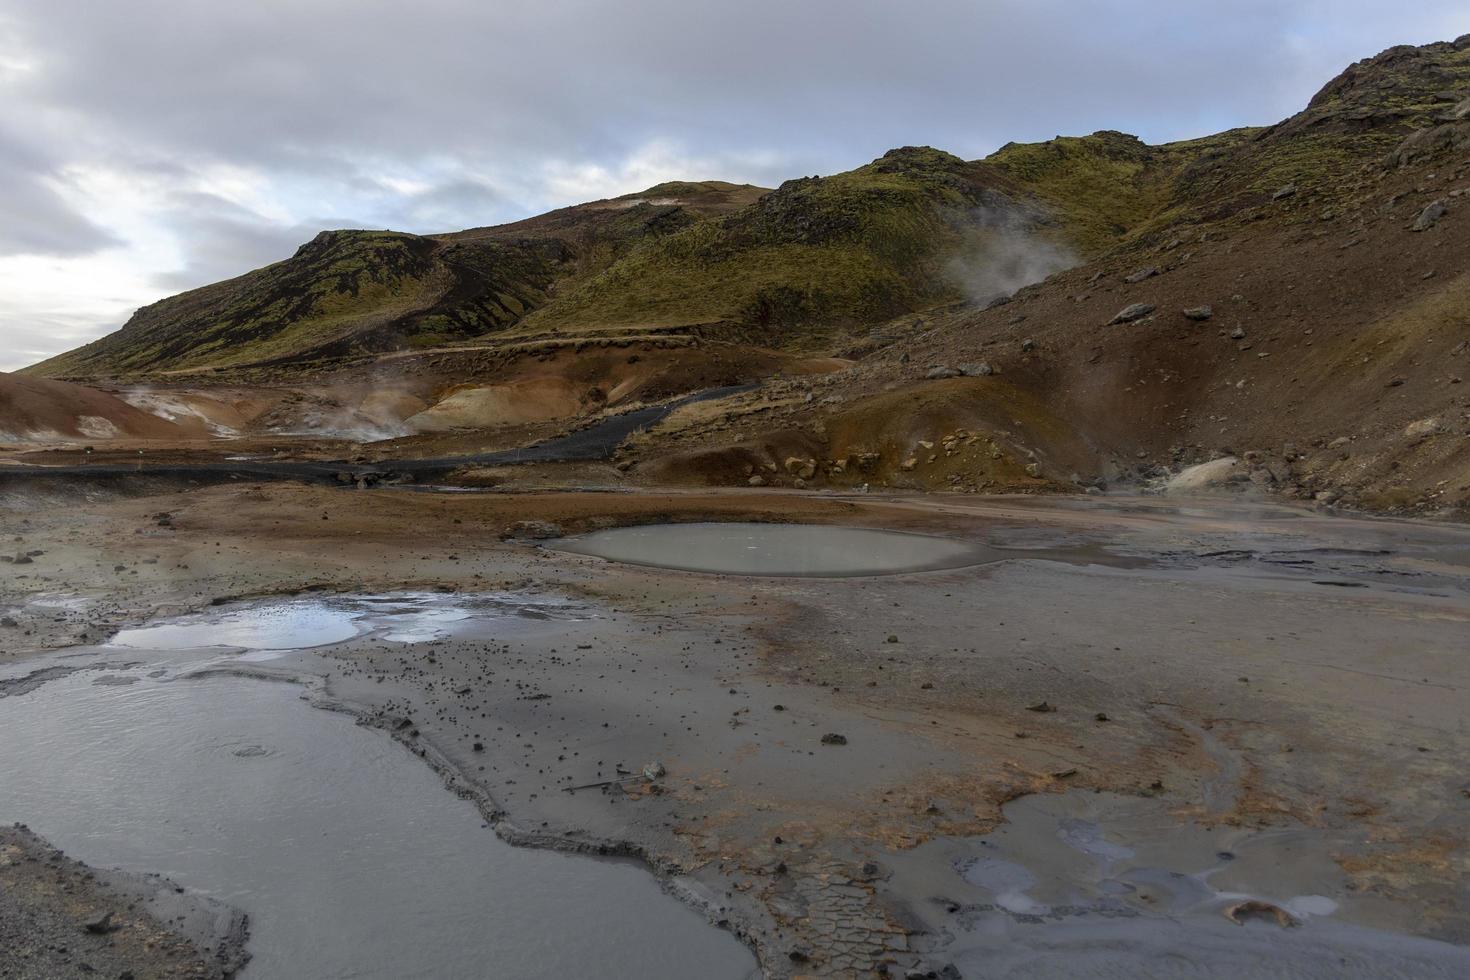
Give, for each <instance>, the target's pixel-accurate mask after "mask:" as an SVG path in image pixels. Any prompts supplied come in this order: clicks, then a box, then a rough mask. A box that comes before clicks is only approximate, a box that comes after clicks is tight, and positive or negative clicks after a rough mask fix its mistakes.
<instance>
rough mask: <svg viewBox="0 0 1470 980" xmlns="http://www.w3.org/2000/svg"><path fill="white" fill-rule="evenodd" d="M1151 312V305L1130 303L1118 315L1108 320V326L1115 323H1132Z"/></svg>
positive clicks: (1152, 308)
mask: <svg viewBox="0 0 1470 980" xmlns="http://www.w3.org/2000/svg"><path fill="white" fill-rule="evenodd" d="M1153 311H1154V306H1153V304H1152V303H1130V304H1129V305H1127V306H1125V307H1123V308H1122V309H1121V310H1119V311H1118V315H1117V316H1115V317H1113V318H1112V319H1111V320H1109V321H1108V324H1109V325H1110V326H1111V325H1112V324H1115V323H1132V322H1133V321H1135V320H1142V319H1143V318H1144V317H1146V316H1148V315H1149V314H1150V313H1152V312H1153Z"/></svg>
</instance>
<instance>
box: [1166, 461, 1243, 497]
mask: <svg viewBox="0 0 1470 980" xmlns="http://www.w3.org/2000/svg"><path fill="white" fill-rule="evenodd" d="M1247 478H1248V477H1246V472H1245V464H1243V463H1242V462H1241V461H1240V460H1239V459H1237V458H1236V457H1234V456H1222V457H1220V458H1219V459H1212V460H1210V461H1209V462H1208V463H1199V464H1197V465H1195V466H1187V467H1185V468H1184V469H1182V470H1180V471H1179V472H1178V473H1177V474H1175V475H1174V476H1173V477H1171V478H1170V479H1169V481H1168V482H1167V483H1165V484H1164V492H1165V493H1198V492H1200V491H1203V490H1212V489H1216V488H1218V487H1223V486H1227V485H1229V484H1232V483H1239V482H1241V480H1242V479H1247Z"/></svg>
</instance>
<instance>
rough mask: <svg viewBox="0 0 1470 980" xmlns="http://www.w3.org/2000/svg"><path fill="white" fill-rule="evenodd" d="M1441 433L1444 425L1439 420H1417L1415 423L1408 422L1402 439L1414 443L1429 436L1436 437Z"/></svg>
mask: <svg viewBox="0 0 1470 980" xmlns="http://www.w3.org/2000/svg"><path fill="white" fill-rule="evenodd" d="M1442 431H1444V423H1443V422H1441V421H1440V420H1439V419H1437V418H1429V419H1419V420H1418V421H1417V422H1410V423H1409V424H1408V425H1406V426H1405V427H1404V438H1405V439H1413V440H1416V441H1417V440H1420V439H1428V438H1429V437H1430V436H1433V435H1438V434H1439V433H1440V432H1442Z"/></svg>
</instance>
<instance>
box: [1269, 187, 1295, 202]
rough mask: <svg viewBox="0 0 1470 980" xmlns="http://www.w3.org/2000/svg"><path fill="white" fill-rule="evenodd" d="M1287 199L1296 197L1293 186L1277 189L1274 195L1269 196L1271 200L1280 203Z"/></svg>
mask: <svg viewBox="0 0 1470 980" xmlns="http://www.w3.org/2000/svg"><path fill="white" fill-rule="evenodd" d="M1288 197H1296V185H1295V184H1287V185H1286V186H1285V187H1282V188H1278V189H1277V191H1276V193H1275V194H1272V195H1271V200H1273V201H1282V200H1285V199H1286V198H1288Z"/></svg>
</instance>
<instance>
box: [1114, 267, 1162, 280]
mask: <svg viewBox="0 0 1470 980" xmlns="http://www.w3.org/2000/svg"><path fill="white" fill-rule="evenodd" d="M1158 274H1159V270H1158V269H1156V268H1154V267H1153V266H1148V267H1147V268H1144V269H1139V270H1138V271H1137V272H1134V273H1130V274H1129V275H1126V276H1124V277H1123V281H1124V282H1143V281H1144V280H1145V279H1152V278H1153V277H1154V276H1156V275H1158Z"/></svg>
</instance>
